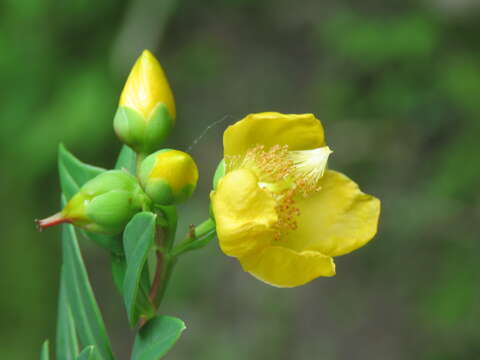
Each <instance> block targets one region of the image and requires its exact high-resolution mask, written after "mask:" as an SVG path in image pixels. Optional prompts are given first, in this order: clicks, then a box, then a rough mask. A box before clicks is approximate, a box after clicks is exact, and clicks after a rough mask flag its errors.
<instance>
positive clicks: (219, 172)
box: [213, 159, 226, 190]
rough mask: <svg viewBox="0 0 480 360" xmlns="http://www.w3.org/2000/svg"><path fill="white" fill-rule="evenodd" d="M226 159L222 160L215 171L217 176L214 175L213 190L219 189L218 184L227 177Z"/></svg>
mask: <svg viewBox="0 0 480 360" xmlns="http://www.w3.org/2000/svg"><path fill="white" fill-rule="evenodd" d="M225 170H226V169H225V159H222V160H221V161H220V162H219V163H218V165H217V169H216V170H215V174H214V175H213V190H216V189H217V186H218V182H219V181H220V179H221V178H222V177H224V176H225Z"/></svg>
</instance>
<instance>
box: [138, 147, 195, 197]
mask: <svg viewBox="0 0 480 360" xmlns="http://www.w3.org/2000/svg"><path fill="white" fill-rule="evenodd" d="M197 181H198V168H197V165H196V164H195V161H194V160H193V159H192V157H191V156H190V155H189V154H187V153H185V152H183V151H179V150H171V149H165V150H160V151H157V152H155V153H153V154H151V155H150V156H148V157H147V158H145V160H143V162H142V165H141V168H140V182H141V184H142V186H143V188H144V190H145V193H146V194H147V196H149V197H150V199H151V200H152V201H153V202H154V203H155V204H158V205H171V204H176V203H180V202H183V201H185V200H187V199H188V198H189V197H190V196H191V195H192V193H193V192H194V190H195V188H196V186H197Z"/></svg>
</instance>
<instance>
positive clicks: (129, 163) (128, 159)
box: [115, 145, 137, 175]
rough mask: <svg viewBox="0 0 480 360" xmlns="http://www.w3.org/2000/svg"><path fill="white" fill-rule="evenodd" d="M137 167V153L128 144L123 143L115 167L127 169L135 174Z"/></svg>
mask: <svg viewBox="0 0 480 360" xmlns="http://www.w3.org/2000/svg"><path fill="white" fill-rule="evenodd" d="M136 167H137V153H136V152H135V151H133V150H132V149H131V148H130V147H128V146H127V145H123V147H122V150H120V154H119V155H118V158H117V162H116V163H115V169H126V170H127V171H128V172H129V173H130V174H132V175H135V173H136V170H137V169H136Z"/></svg>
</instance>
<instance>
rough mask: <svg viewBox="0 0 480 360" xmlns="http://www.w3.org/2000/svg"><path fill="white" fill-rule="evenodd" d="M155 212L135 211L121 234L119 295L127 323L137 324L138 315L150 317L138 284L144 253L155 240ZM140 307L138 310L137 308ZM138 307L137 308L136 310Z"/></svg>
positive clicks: (147, 302) (150, 311) (150, 310)
mask: <svg viewBox="0 0 480 360" xmlns="http://www.w3.org/2000/svg"><path fill="white" fill-rule="evenodd" d="M156 217H157V216H156V215H155V214H153V213H150V212H141V213H138V214H136V215H135V216H134V217H133V218H132V220H130V222H129V223H128V225H127V226H126V228H125V231H124V233H123V247H124V249H125V256H126V260H127V269H126V273H125V280H124V283H123V296H124V300H125V307H126V309H127V314H128V319H129V321H130V325H131V326H132V327H133V326H135V325H136V324H137V322H138V318H139V316H141V315H143V316H145V317H147V318H149V317H152V316H153V315H154V314H155V311H154V309H153V307H152V305H151V304H150V302H149V301H145V300H148V299H145V295H147V294H145V292H144V290H145V289H143V288H142V286H141V279H142V273H144V269H145V268H146V266H145V265H146V262H147V258H148V253H149V251H150V249H151V248H152V246H153V244H154V241H155V221H156ZM139 307H140V309H139ZM138 310H140V311H138Z"/></svg>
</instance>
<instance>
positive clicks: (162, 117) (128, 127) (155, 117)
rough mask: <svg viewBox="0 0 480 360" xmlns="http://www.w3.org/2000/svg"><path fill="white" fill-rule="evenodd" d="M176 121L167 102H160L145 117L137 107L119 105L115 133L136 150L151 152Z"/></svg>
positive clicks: (157, 146) (114, 124) (159, 145)
mask: <svg viewBox="0 0 480 360" xmlns="http://www.w3.org/2000/svg"><path fill="white" fill-rule="evenodd" d="M173 124H174V121H173V119H172V117H171V116H170V113H169V112H168V109H167V107H166V106H165V104H162V103H158V104H157V105H156V106H155V108H154V109H153V110H152V113H151V114H150V116H149V117H148V119H145V118H144V117H143V115H142V114H140V113H139V112H138V111H136V110H135V109H132V108H130V107H127V106H119V107H118V109H117V112H116V114H115V117H114V119H113V127H114V129H115V133H116V134H117V136H118V137H119V138H120V140H121V141H122V142H124V143H125V144H127V145H128V146H130V147H131V148H132V149H133V150H134V151H135V152H137V153H142V154H150V153H152V152H153V151H155V150H157V149H159V148H160V147H161V146H162V144H163V143H164V142H165V140H166V139H167V137H168V135H170V132H171V130H172V128H173Z"/></svg>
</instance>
